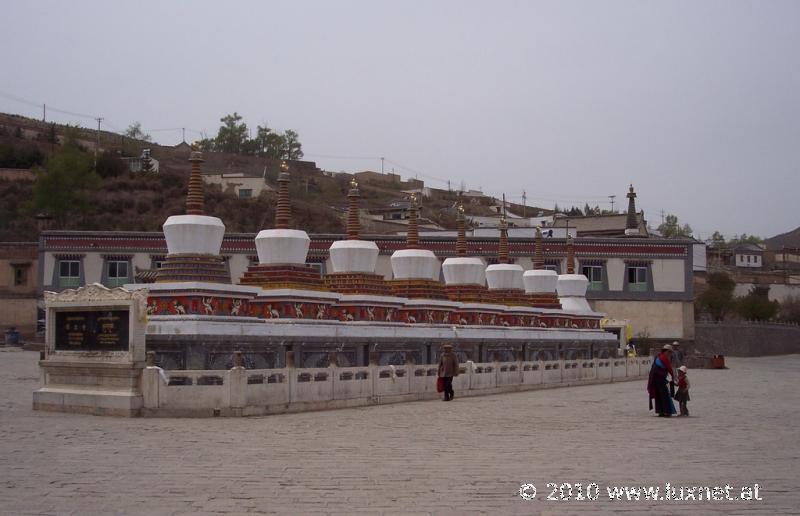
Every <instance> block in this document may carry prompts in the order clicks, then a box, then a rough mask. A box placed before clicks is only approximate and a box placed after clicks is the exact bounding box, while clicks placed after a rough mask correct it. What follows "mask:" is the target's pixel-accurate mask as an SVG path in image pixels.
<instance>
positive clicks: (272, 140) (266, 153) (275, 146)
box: [245, 124, 286, 159]
mask: <svg viewBox="0 0 800 516" xmlns="http://www.w3.org/2000/svg"><path fill="white" fill-rule="evenodd" d="M245 147H246V148H247V154H254V155H256V156H261V157H264V158H276V159H279V158H282V157H284V156H283V153H284V147H286V141H285V140H284V137H283V136H282V135H280V134H278V133H276V132H274V131H273V130H272V129H270V128H269V127H268V126H267V125H266V124H265V125H264V126H263V127H262V126H260V125H259V126H258V127H257V129H256V137H255V138H253V139H252V140H248V141H247V142H246V145H245Z"/></svg>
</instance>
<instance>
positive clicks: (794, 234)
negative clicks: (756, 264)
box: [764, 227, 800, 251]
mask: <svg viewBox="0 0 800 516" xmlns="http://www.w3.org/2000/svg"><path fill="white" fill-rule="evenodd" d="M764 244H765V245H766V246H767V249H770V250H773V251H779V250H780V249H782V248H784V247H800V227H798V228H795V229H793V230H792V231H788V232H786V233H781V234H780V235H775V236H774V237H772V238H768V239H766V240H764Z"/></svg>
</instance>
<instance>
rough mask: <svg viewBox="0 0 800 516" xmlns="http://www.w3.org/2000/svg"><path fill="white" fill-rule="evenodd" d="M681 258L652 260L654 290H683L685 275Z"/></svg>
mask: <svg viewBox="0 0 800 516" xmlns="http://www.w3.org/2000/svg"><path fill="white" fill-rule="evenodd" d="M684 263H685V262H684V261H683V260H653V264H652V266H651V270H652V271H653V289H654V290H655V291H656V292H683V291H684V289H685V283H686V276H685V272H686V271H685V266H684Z"/></svg>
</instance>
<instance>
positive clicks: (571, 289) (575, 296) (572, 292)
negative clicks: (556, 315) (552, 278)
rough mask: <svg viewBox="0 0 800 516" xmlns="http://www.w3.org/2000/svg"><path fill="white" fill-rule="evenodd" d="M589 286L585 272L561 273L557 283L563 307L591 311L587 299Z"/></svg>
mask: <svg viewBox="0 0 800 516" xmlns="http://www.w3.org/2000/svg"><path fill="white" fill-rule="evenodd" d="M588 287H589V280H588V279H587V278H586V276H584V275H583V274H561V275H560V276H559V277H558V283H557V284H556V290H557V291H558V300H559V301H560V302H561V307H562V308H563V309H564V310H567V311H570V312H591V311H592V307H590V306H589V303H588V301H586V289H587V288H588Z"/></svg>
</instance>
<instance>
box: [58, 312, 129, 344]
mask: <svg viewBox="0 0 800 516" xmlns="http://www.w3.org/2000/svg"><path fill="white" fill-rule="evenodd" d="M129 314H130V312H129V311H128V310H119V309H115V310H92V311H83V310H81V311H56V313H55V315H56V327H55V337H56V338H55V349H56V350H64V351H67V350H75V351H128V329H129Z"/></svg>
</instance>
